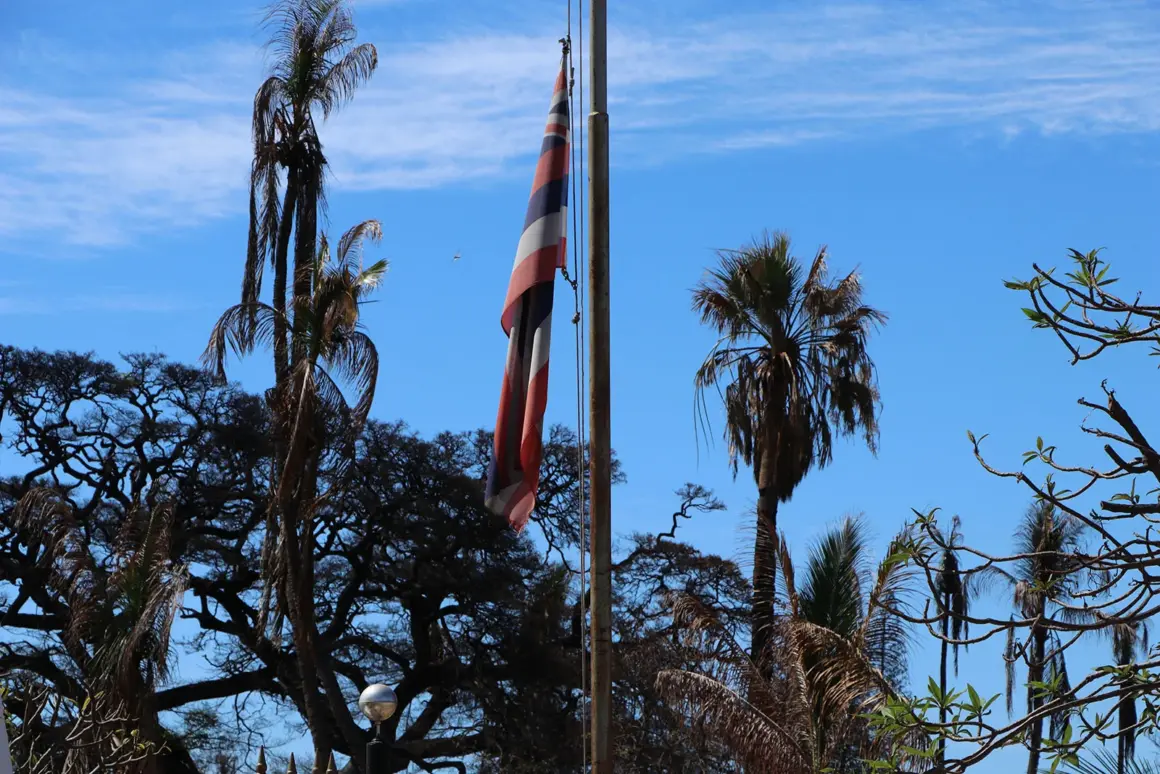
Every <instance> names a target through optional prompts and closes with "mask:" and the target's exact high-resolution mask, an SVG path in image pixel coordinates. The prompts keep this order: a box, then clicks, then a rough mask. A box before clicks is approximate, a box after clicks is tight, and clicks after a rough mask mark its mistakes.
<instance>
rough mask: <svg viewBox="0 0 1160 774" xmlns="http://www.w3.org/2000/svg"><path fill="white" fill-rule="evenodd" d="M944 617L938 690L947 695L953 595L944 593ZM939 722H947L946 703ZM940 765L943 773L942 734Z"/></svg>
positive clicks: (943, 739) (944, 742)
mask: <svg viewBox="0 0 1160 774" xmlns="http://www.w3.org/2000/svg"><path fill="white" fill-rule="evenodd" d="M942 616H943V619H942V636H943V639H942V643H941V647H940V648H939V651H940V652H939V663H938V690H939V693H940V694H941V695H942V696H943V697H945V696H946V695H947V651H948V650H950V646H949V645H948V644H947V638H948V637H949V636H950V630H951V595H950V594H944V595H943V614H942ZM938 722H939V725H940V726H942V727H943V728H945V727H946V723H947V707H946V705H945V704H944V705H943V706H940V707H939V710H938ZM937 760H938V766H937V768H936V769H935V772H936V773H937V774H942V772H943V770H944V769H945V768H946V764H947V740H946V737H945V736H944V735H942V734H939V737H938V758H937Z"/></svg>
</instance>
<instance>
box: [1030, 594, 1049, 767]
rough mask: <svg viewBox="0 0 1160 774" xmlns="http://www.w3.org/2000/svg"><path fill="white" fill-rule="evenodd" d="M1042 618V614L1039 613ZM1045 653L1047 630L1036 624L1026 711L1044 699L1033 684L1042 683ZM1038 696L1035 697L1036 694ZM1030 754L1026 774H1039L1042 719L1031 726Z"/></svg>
mask: <svg viewBox="0 0 1160 774" xmlns="http://www.w3.org/2000/svg"><path fill="white" fill-rule="evenodd" d="M1040 615H1041V617H1042V612H1041V614H1040ZM1046 651H1047V629H1046V628H1044V627H1043V625H1042V624H1040V623H1036V624H1035V625H1034V626H1032V628H1031V662H1030V664H1028V668H1027V710H1028V711H1029V712H1035V711H1036V710H1037V709H1039V708H1040V707H1041V706H1042V705H1043V702H1044V701H1045V699H1046V697H1044V696H1043V695H1042V691H1043V689H1042V688H1038V687H1036V686H1035V685H1033V683H1042V682H1043V661H1044V658H1045V654H1046ZM1037 693H1038V694H1040V695H1038V696H1037V695H1036V694H1037ZM1027 746H1028V747H1029V748H1030V753H1029V754H1028V756H1027V774H1039V751H1040V748H1041V747H1042V746H1043V718H1036V720H1035V721H1034V722H1033V723H1032V724H1031V737H1030V739H1028V741H1027Z"/></svg>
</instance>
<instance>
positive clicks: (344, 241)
mask: <svg viewBox="0 0 1160 774" xmlns="http://www.w3.org/2000/svg"><path fill="white" fill-rule="evenodd" d="M382 238H383V226H382V224H381V223H379V221H377V220H364V221H363V222H362V223H359V224H358V225H357V226H352V227H351V228H349V229H347V231H346V233H345V234H343V235H342V237H341V238H340V239H339V240H338V262H339V263H340V264H343V265H352V266H353V265H357V266H362V247H363V243H364V242H365V241H367V240H369V241H371V242H373V243H374V244H378V243H379V241H380V240H381V239H382Z"/></svg>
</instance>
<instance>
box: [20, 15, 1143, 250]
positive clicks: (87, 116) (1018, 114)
mask: <svg viewBox="0 0 1160 774" xmlns="http://www.w3.org/2000/svg"><path fill="white" fill-rule="evenodd" d="M364 1H365V0H364ZM382 1H383V0H379V2H382ZM391 1H397V2H402V1H403V0H391ZM721 8H725V6H721ZM721 13H723V15H721V16H718V17H716V18H711V19H705V18H699V19H691V18H686V19H679V20H674V19H673V18H672V15H671V14H670V15H669V16H668V17H667V19H666V23H665V24H664V25H663V26H660V25H658V27H657V28H646V27H644V26H641V25H642V23H641V21H640V20H641V19H643V18H645V16H644V15H638V16H637V17H634V18H625V19H622V20H621V22H620V24H621V26H618V27H617V28H615V29H614V30H613V31H612V32H611V34H610V41H609V53H610V64H609V71H610V103H611V107H610V112H611V113H612V123H613V127H614V130H615V131H616V132H617V148H616V150H617V153H616V154H615V156H614V160H619V161H621V162H623V163H631V161H632V160H633V159H637V158H648V159H650V160H656V159H662V160H663V159H665V158H670V157H672V156H673V155H675V154H678V153H687V152H690V151H710V152H723V153H726V152H736V151H746V150H751V149H753V148H757V147H763V146H787V145H797V144H803V143H819V142H835V141H841V140H842V139H843V138H849V137H876V136H881V135H883V134H885V133H894V134H897V133H906V132H912V131H916V130H925V129H940V128H941V129H954V130H964V129H965V130H969V131H970V132H971V133H972V134H974V135H977V134H979V133H984V134H990V135H991V136H993V137H995V138H996V141H1003V140H1004V139H1005V138H1009V137H1011V136H1013V135H1016V134H1020V133H1027V132H1031V133H1040V134H1045V135H1052V134H1083V135H1091V134H1112V133H1149V132H1156V131H1160V7H1157V6H1155V5H1153V4H1150V3H1148V2H1143V1H1140V2H1134V1H1132V0H1100V1H1099V2H1094V1H1093V0H1036V1H1035V2H1029V3H1021V4H1008V3H999V2H982V0H960V1H959V2H956V3H950V2H949V1H948V2H943V1H941V0H940V1H938V2H934V1H932V2H928V3H921V4H920V3H913V2H903V0H877V2H864V3H863V2H859V3H845V4H833V3H830V4H817V5H811V6H809V7H795V8H794V9H792V10H787V11H774V12H760V13H749V14H739V13H737V12H730V11H721ZM677 22H679V23H677ZM533 27H534V28H532V29H530V30H524V31H522V32H507V33H501V32H496V31H488V30H479V29H476V30H475V31H474V32H473V31H471V30H470V29H468V28H464V27H462V26H460V28H459V30H460V31H458V32H455V33H449V34H447V35H446V36H445V37H442V38H439V39H433V40H425V41H418V42H414V41H413V42H409V43H394V44H392V43H390V42H384V43H383V44H382V45H381V48H382V59H381V62H380V67H379V71H378V73H377V74H376V75H375V78H374V80H373V81H372V83H371V84H370V85H368V86H367V87H366V88H365V89H364V90H363V91H362V92H361V93H360V94H359V96H358V98H357V99H356V101H355V102H354V104H353V105H351V106H350V107H349V108H347V109H346V110H344V111H343V112H342V113H341V114H339V115H338V116H337V117H336V118H335V119H333V120H332V121H331V123H330V125H329V126H328V127H327V128H326V130H325V131H326V135H325V139H326V147H327V150H328V153H329V155H330V158H331V161H332V166H333V176H334V182H335V186H336V189H338V190H342V189H344V188H345V189H359V190H375V189H387V188H417V187H432V186H440V185H446V184H450V183H459V182H462V181H464V180H470V179H479V178H486V177H491V176H496V175H502V174H506V173H507V172H508V171H509V170H511V169H512V164H511V162H512V161H513V160H514V159H517V158H521V157H525V156H527V155H529V154H530V153H534V151H535V148H536V147H537V145H536V138H537V135H538V130H539V126H538V125H539V122H540V121H542V120H543V111H544V109H545V106H546V103H547V98H548V94H547V92H548V90H549V88H550V82H549V81H550V78H551V71H552V68H553V67H554V64H555V62H556V58H557V56H558V54H557V50H558V49H557V47H556V43H555V38H556V37H558V32H557V31H556V30H555V28H554V26H553V27H552V28H551V32H550V33H549V32H548V31H547V30H548V29H549V25H547V24H544V25H543V26H542V27H535V25H533ZM540 29H542V30H544V31H543V32H539V31H538V30H540ZM465 30H466V31H465ZM32 42H33V43H35V44H36V45H30V46H29V52H30V53H26V55H25V56H26V57H27V56H32V57H35V51H36V50H38V47H39V49H43V50H45V51H57V50H59V49H58V48H57V47H46V46H44V45H43V42H42V41H32ZM45 56H48V54H45ZM261 71H262V55H261V52H260V51H259V50H257V49H256V48H254V47H253V46H250V45H236V44H230V45H216V46H214V47H211V48H204V47H203V48H199V49H196V50H189V51H176V52H171V53H170V54H169V55H168V57H167V58H165V59H163V61H162V63H161V66H160V68H159V69H158V70H157V72H156V73H155V74H154V75H152V76H151V77H149V78H148V79H131V80H128V81H125V80H122V81H120V82H114V83H112V85H110V84H109V83H107V82H106V81H102V80H101V79H100V78H99V76H94V79H93V84H92V89H91V90H90V92H91V96H86V97H83V98H78V97H69V98H65V97H63V96H51V95H46V94H44V93H43V92H36V91H32V90H27V89H17V88H15V87H14V86H13V85H12V84H9V85H8V86H7V88H5V87H4V85H3V82H2V81H0V104H4V105H5V110H4V111H2V112H0V169H3V172H0V234H8V235H28V234H33V233H38V232H46V231H55V232H58V233H59V234H60V235H61V237H62V238H63V239H64V240H65V241H71V242H76V243H82V244H111V243H116V242H120V241H123V240H125V239H128V238H131V237H133V236H135V235H137V234H140V233H142V232H148V231H150V230H153V229H165V228H172V227H175V226H184V225H189V224H193V223H197V222H199V221H203V220H204V219H207V218H212V217H216V216H219V215H223V214H226V213H236V212H239V211H244V210H243V209H242V208H241V207H240V206H239V205H240V204H241V202H243V198H242V197H243V191H244V188H245V181H246V172H247V169H248V142H249V138H248V134H249V123H248V110H249V105H250V100H251V95H252V92H253V89H254V87H255V84H256V83H257V81H258V79H259V78H260V75H261ZM75 77H81V76H74V80H75Z"/></svg>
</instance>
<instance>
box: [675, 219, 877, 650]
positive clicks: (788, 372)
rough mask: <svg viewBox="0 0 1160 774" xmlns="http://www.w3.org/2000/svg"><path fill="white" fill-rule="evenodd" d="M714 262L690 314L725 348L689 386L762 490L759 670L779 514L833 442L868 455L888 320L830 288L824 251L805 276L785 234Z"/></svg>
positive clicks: (853, 283) (768, 629)
mask: <svg viewBox="0 0 1160 774" xmlns="http://www.w3.org/2000/svg"><path fill="white" fill-rule="evenodd" d="M720 259H721V265H720V266H719V267H718V268H716V269H714V270H712V271H710V272H709V275H708V277H707V278H706V279H704V280H702V281H701V283H699V284H698V286H697V287H696V288H695V289H694V291H693V309H694V310H695V311H697V312H699V313H700V315H701V321H702V322H703V323H705V324H707V325H709V326H711V327H712V328H713V329H714V330H716V332H717V334H718V335H719V337H720V338H719V339H718V341H717V344H716V345H715V346H714V347H713V349H712V350H711V351H710V352H709V354H708V356H707V357H706V358H705V361H704V362H703V363H702V364H701V366H700V368H699V369H698V370H697V374H696V378H695V380H694V385H695V388H696V393H697V406H698V412H699V414H700V416H701V417H702V419H703V418H704V411H705V405H706V402H705V392H706V390H709V389H711V388H716V389H717V390H718V392H719V394H720V395H721V397H722V400H723V402H724V405H725V416H726V419H725V437H726V439H727V441H728V443H729V458H730V464H731V465H732V468H733V474H734V475H735V476H736V474H737V468H738V463H739V462H743V463H744V464H745V465H747V466H749V467H750V468H751V469H752V470H753V475H754V479H755V481H756V483H757V494H758V498H757V536H756V540H755V542H754V551H753V585H754V600H753V624H752V625H753V632H752V650H753V653H754V654H756V656H757V658H758V659H759V660H760V659H761V658H762V653H763V651H764V649H765V647H766V645H767V644H768V642H769V638H770V635H771V633H772V623H773V598H774V584H775V578H776V571H775V569H776V568H775V565H776V555H777V550H776V543H777V534H778V529H777V508H778V503H781V502H785V501H787V500H789V498H790V497H791V496H792V494H793V491H794V488H795V487H796V486H797V485H798V484H799V483H800V482H801V480H802V478H803V477H804V476H805V475H806V473H807V472H809V470H810V469H811V468H812V467H813V466H815V465H817V466H819V467H821V466H824V465H826V464H827V463H829V461H830V459H831V456H832V453H833V438H834V436H835V434H837V435H847V434H853V433H855V432H858V431H861V432H862V434H863V437H864V440H865V442H866V444H867V445H868V446H869V447H870V449H871V450H874V449H875V447H876V444H877V438H878V423H877V416H876V411H877V403H878V391H877V385H876V380H875V376H874V365H873V362H872V361H871V360H870V357H869V355H868V354H867V350H866V344H867V340H868V338H869V336H870V333H871V332H872V331H873V330H874V329H875V328H876V327H877V326H878V325H880V324H881V323H883V322H884V321H885V320H886V315H884V314H883V313H882V312H879V311H877V310H876V309H873V308H871V307H869V306H866V305H864V304H863V303H862V286H861V282H860V279H859V276H858V274H857V273H854V272H851V273H850V274H848V275H846V276H845V277H843V278H841V279H839V280H837V281H836V282H832V283H831V282H828V281H827V266H826V259H827V254H826V250H825V248H822V249H820V250H818V252H817V254H816V255H815V256H814V259H813V261H812V262H811V263H810V264H809V266H808V267H807V266H805V265H803V264H802V263H801V262H800V261H799V260H798V259H797V258H795V257H794V256H793V255H791V253H790V240H789V237H788V236H787V235H785V234H784V233H775V234H772V235H770V234H766V235H765V236H764V237H763V238H762V239H761V240H759V241H755V242H753V243H752V244H750V245H747V246H746V247H743V248H741V249H740V250H731V251H725V252H722V253H721V254H720Z"/></svg>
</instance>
